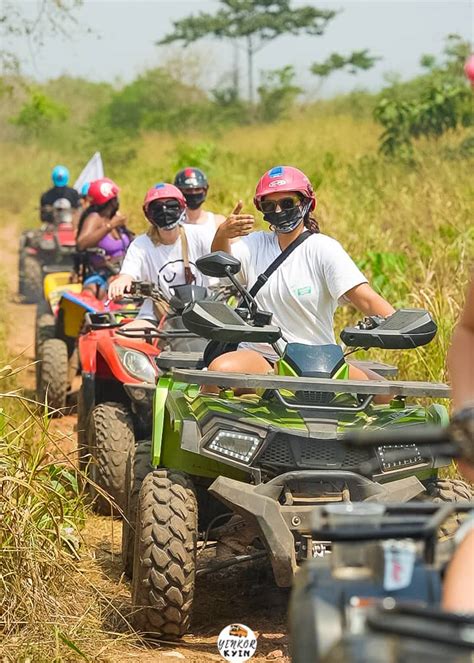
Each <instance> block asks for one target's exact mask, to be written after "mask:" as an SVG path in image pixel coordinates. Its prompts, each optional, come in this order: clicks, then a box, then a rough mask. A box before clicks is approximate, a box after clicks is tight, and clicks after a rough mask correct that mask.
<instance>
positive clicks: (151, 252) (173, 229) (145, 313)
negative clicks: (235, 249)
mask: <svg viewBox="0 0 474 663" xmlns="http://www.w3.org/2000/svg"><path fill="white" fill-rule="evenodd" d="M143 212H144V214H145V216H146V218H147V219H148V221H149V222H150V224H151V227H150V229H149V230H148V232H147V233H145V234H143V235H139V236H138V237H136V238H135V239H134V241H133V242H132V243H131V244H130V247H129V248H128V251H127V254H126V256H125V259H124V261H123V263H122V268H121V270H120V276H119V277H118V278H117V279H115V280H114V281H112V282H111V284H110V287H109V293H108V295H109V298H110V299H117V298H119V297H121V296H122V295H123V294H124V293H125V292H127V291H129V289H130V286H131V284H132V282H133V281H151V282H153V283H156V284H157V285H158V286H159V288H160V290H161V292H162V293H163V296H164V299H165V300H169V298H170V296H171V295H172V290H171V289H172V288H173V287H174V286H177V285H184V284H186V283H195V284H196V285H203V286H206V287H207V286H208V278H207V277H206V276H204V275H203V274H201V272H200V271H199V270H198V269H197V267H196V260H197V259H198V258H199V257H200V256H203V255H205V254H206V253H209V252H210V248H211V241H212V236H213V235H211V234H210V233H203V232H202V231H200V230H199V229H198V228H196V227H193V226H191V225H186V224H184V223H183V221H184V217H185V214H186V201H185V199H184V196H183V194H182V193H181V191H180V190H179V189H178V188H176V187H175V186H173V185H172V184H166V183H159V184H156V185H155V186H154V187H153V188H152V189H150V190H149V191H148V192H147V194H146V196H145V201H144V204H143ZM183 242H186V244H187V256H188V267H187V266H186V264H185V259H184V252H183ZM143 321H150V323H151V324H153V323H154V322H156V321H157V319H156V314H155V312H154V307H153V303H152V301H151V300H145V302H144V304H143V306H142V307H141V309H140V312H139V314H138V316H137V322H138V323H140V324H142V323H143ZM130 325H132V326H133V323H130Z"/></svg>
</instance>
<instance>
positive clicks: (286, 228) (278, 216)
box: [263, 203, 310, 234]
mask: <svg viewBox="0 0 474 663" xmlns="http://www.w3.org/2000/svg"><path fill="white" fill-rule="evenodd" d="M309 205H310V203H307V204H306V205H305V204H301V205H297V206H296V207H293V208H292V209H289V210H283V211H281V212H269V213H268V214H264V215H263V218H264V219H265V221H268V223H270V224H271V225H272V226H273V227H274V228H275V232H277V233H282V234H286V233H290V232H291V231H292V230H294V229H295V228H297V227H298V226H299V225H300V223H302V221H303V219H304V217H305V216H306V214H307V212H308V210H309Z"/></svg>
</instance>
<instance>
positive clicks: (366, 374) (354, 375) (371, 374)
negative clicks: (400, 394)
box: [347, 361, 392, 405]
mask: <svg viewBox="0 0 474 663" xmlns="http://www.w3.org/2000/svg"><path fill="white" fill-rule="evenodd" d="M347 363H348V364H349V379H350V380H384V379H385V378H383V377H382V376H381V375H379V374H378V373H375V371H371V370H370V368H366V369H364V370H362V369H361V368H358V367H357V366H354V365H353V364H351V362H350V361H348V362H347ZM391 400H392V397H391V396H382V395H380V396H375V398H374V403H376V404H377V405H386V404H387V403H390V401H391Z"/></svg>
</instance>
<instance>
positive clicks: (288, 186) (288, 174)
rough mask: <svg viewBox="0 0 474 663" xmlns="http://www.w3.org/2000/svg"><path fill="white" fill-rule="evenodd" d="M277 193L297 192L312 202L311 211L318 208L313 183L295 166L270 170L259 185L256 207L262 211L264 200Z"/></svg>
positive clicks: (255, 201) (255, 199)
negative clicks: (265, 197) (262, 201)
mask: <svg viewBox="0 0 474 663" xmlns="http://www.w3.org/2000/svg"><path fill="white" fill-rule="evenodd" d="M277 191H278V192H280V191H288V192H290V191H297V192H298V193H301V195H302V196H304V197H305V198H307V199H308V200H311V207H310V210H313V209H314V208H315V207H316V196H315V194H314V191H313V187H312V186H311V182H310V181H309V179H308V178H307V177H306V175H305V174H304V173H303V172H302V171H301V170H298V168H293V166H275V168H272V169H271V170H268V171H267V172H266V173H265V175H263V177H261V178H260V180H259V182H258V184H257V188H256V190H255V197H254V199H253V202H254V203H255V207H256V208H257V209H260V201H261V200H262V198H263V197H264V196H267V195H268V194H269V193H275V192H277Z"/></svg>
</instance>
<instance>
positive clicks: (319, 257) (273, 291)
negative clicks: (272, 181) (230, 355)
mask: <svg viewBox="0 0 474 663" xmlns="http://www.w3.org/2000/svg"><path fill="white" fill-rule="evenodd" d="M231 250H232V254H233V255H234V256H235V257H236V258H238V259H239V260H240V262H241V263H242V269H241V271H240V272H239V274H238V275H237V277H238V278H239V279H240V280H241V282H242V283H243V284H244V285H246V286H247V287H252V286H253V284H254V283H255V281H256V280H257V278H258V276H259V275H260V274H262V273H263V272H264V271H265V270H266V268H267V267H268V266H269V265H270V264H271V263H272V262H273V261H274V260H275V258H276V257H277V256H278V255H279V254H280V253H281V249H280V245H279V244H278V238H277V235H276V234H275V233H269V232H254V233H251V234H250V235H248V236H247V237H243V238H242V239H241V240H239V241H237V242H234V243H233V244H232V245H231ZM366 282H367V279H366V278H365V276H364V275H363V274H362V272H361V271H360V270H359V268H358V267H357V266H356V264H355V263H354V261H353V260H352V258H350V257H349V255H348V254H347V253H346V252H345V251H344V249H343V248H342V246H341V245H340V244H339V242H337V241H336V240H335V239H332V238H331V237H328V236H327V235H321V234H314V235H311V236H310V237H308V238H307V239H306V240H305V241H304V242H303V243H302V244H301V245H300V246H298V247H297V248H296V249H295V250H294V251H293V253H292V254H291V255H290V256H289V257H288V258H286V260H285V261H284V262H283V264H282V265H280V267H278V269H277V270H276V271H274V272H273V274H272V275H271V276H270V278H269V279H268V282H267V283H266V284H265V285H264V286H263V287H262V288H261V289H260V290H259V292H258V294H257V296H256V301H257V303H258V305H259V308H261V309H263V310H264V311H271V312H272V313H273V318H272V324H274V325H277V326H278V327H280V328H281V330H282V333H283V337H284V339H285V340H286V341H288V342H289V343H306V344H308V345H325V344H328V343H335V342H336V339H335V336H334V329H333V318H334V311H335V310H336V307H337V305H338V303H339V300H340V299H341V297H342V296H343V295H344V294H345V293H346V292H347V291H348V290H350V289H351V288H354V287H355V286H357V285H360V284H361V283H366ZM241 347H247V348H252V349H254V350H257V351H258V352H260V353H261V354H264V355H265V356H267V357H269V358H270V359H272V360H274V359H276V354H275V352H274V350H273V348H272V347H271V346H270V345H266V344H253V343H242V344H241Z"/></svg>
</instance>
